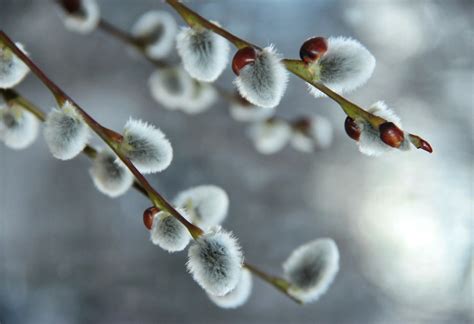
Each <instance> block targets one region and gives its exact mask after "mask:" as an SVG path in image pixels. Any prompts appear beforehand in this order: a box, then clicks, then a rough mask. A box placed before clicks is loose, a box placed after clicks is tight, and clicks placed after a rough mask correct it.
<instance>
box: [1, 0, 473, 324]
mask: <svg viewBox="0 0 474 324" xmlns="http://www.w3.org/2000/svg"><path fill="white" fill-rule="evenodd" d="M99 4H100V7H101V12H102V15H103V16H104V17H105V18H107V19H108V20H109V21H111V22H113V23H115V24H117V25H118V26H120V27H122V28H126V29H128V28H130V27H131V25H132V24H133V22H134V21H135V19H137V18H138V16H139V15H141V14H142V13H144V12H145V11H147V10H150V9H165V10H169V11H171V10H170V9H169V8H167V7H166V6H165V5H164V4H162V3H161V2H159V1H152V0H149V1H145V0H140V1H126V0H102V1H99ZM190 4H191V6H192V7H193V8H194V9H196V10H197V11H198V12H200V13H202V14H203V15H205V16H206V17H209V18H212V19H214V20H217V21H219V22H221V23H222V24H224V25H225V26H226V27H228V28H229V29H230V30H232V31H233V32H235V33H236V34H238V35H242V36H243V37H244V38H246V39H249V40H250V41H252V42H253V43H257V44H261V45H266V44H268V43H270V42H272V43H274V44H276V46H277V48H278V49H279V50H280V51H281V52H282V53H283V54H284V55H285V57H297V55H298V49H299V46H300V44H301V43H302V42H303V41H304V40H305V39H306V38H308V37H309V36H313V35H323V36H331V35H333V36H337V35H345V36H352V37H354V38H356V39H358V40H360V41H361V42H362V43H363V44H365V45H366V46H367V47H368V48H369V49H370V50H371V52H372V53H373V54H374V55H375V57H376V58H377V67H376V70H375V74H374V76H373V77H372V79H371V80H370V81H369V82H368V84H367V85H365V86H364V87H363V88H361V89H360V90H358V91H356V92H355V93H353V94H350V95H349V96H348V97H349V98H350V99H352V100H354V101H355V102H357V103H360V104H362V105H363V106H368V105H370V104H371V103H373V102H375V101H377V100H380V99H383V100H385V101H386V102H387V103H388V104H389V105H390V106H391V107H394V109H395V110H396V111H397V112H398V113H399V115H400V116H401V117H402V120H403V124H404V128H405V129H407V130H410V131H414V132H416V133H419V134H423V135H424V137H426V139H428V140H429V141H430V143H431V144H432V145H433V148H434V150H435V152H434V154H431V155H429V154H421V153H420V152H412V153H402V152H397V153H393V154H388V155H385V156H383V157H381V158H375V159H371V158H368V157H366V156H363V155H361V154H360V153H359V152H358V151H357V148H356V146H355V145H354V143H353V142H352V140H350V139H349V138H347V136H346V135H345V134H344V130H343V121H344V115H343V113H342V112H341V111H340V110H339V108H338V107H337V106H336V104H334V103H333V102H331V101H330V100H329V99H319V100H317V99H314V98H313V97H311V96H310V95H309V94H307V93H306V89H305V86H304V84H303V83H302V82H301V81H300V80H297V79H296V78H294V77H291V79H290V85H289V89H288V91H287V93H286V95H285V97H284V99H283V101H282V103H281V105H280V106H279V107H278V108H277V109H278V112H277V114H279V115H282V116H287V117H295V116H298V115H300V114H306V113H308V112H316V113H319V114H322V115H325V116H327V117H328V118H330V120H331V121H332V122H333V123H334V125H335V127H336V138H335V141H334V145H333V146H332V147H331V148H330V149H328V150H325V151H320V152H317V153H315V154H312V155H305V154H301V153H298V152H295V151H294V150H292V149H291V148H289V147H288V148H286V149H285V150H284V151H282V152H280V153H278V154H276V155H273V156H263V155H260V154H258V153H257V152H255V150H254V149H253V147H252V145H251V143H250V141H249V139H248V138H247V137H246V136H245V130H244V127H243V126H242V124H239V123H237V122H234V121H233V120H232V119H231V118H230V116H229V114H228V109H227V103H226V102H224V101H220V102H219V103H218V104H217V105H215V107H213V108H212V109H210V110H209V111H207V112H206V113H203V114H201V115H197V116H189V115H185V114H182V113H180V112H170V111H168V110H166V109H163V108H162V107H160V106H159V105H158V104H156V103H155V102H154V101H153V99H152V98H151V96H150V94H149V91H148V86H147V80H148V77H149V75H150V73H151V72H152V71H153V68H152V66H151V65H150V64H149V63H148V62H146V61H145V60H143V59H141V58H140V57H134V56H133V55H130V53H129V51H127V50H126V48H125V47H124V46H123V44H121V43H119V42H117V41H116V40H114V39H111V38H110V37H108V36H107V35H105V34H103V33H101V32H99V31H98V32H94V33H92V34H91V35H88V36H83V35H78V34H74V33H70V32H68V31H67V30H66V29H65V28H64V27H63V25H62V22H61V21H60V19H59V18H58V16H57V12H56V10H55V9H56V8H55V6H54V5H53V3H52V2H49V1H27V0H15V1H13V0H0V7H1V10H0V27H1V29H3V30H5V31H6V32H7V33H9V34H10V35H11V36H12V37H13V38H14V39H15V40H17V41H20V42H22V43H24V44H25V45H26V48H27V50H28V51H29V52H30V54H31V56H32V57H33V58H34V59H35V61H36V62H38V63H39V64H40V66H41V67H43V68H44V69H45V70H46V71H47V72H48V73H49V75H50V76H51V77H52V78H53V79H54V80H55V81H57V82H58V83H59V84H61V85H62V86H63V88H64V89H65V90H66V91H67V92H68V93H69V94H70V95H71V96H72V97H73V98H74V99H75V100H77V101H78V102H79V103H80V104H81V105H82V106H84V107H85V108H86V109H88V111H90V112H91V113H92V114H93V115H94V116H95V117H97V119H98V120H99V121H101V122H102V123H103V124H105V125H106V126H110V127H111V128H114V129H121V128H122V127H123V124H124V123H125V121H126V120H127V118H128V117H129V116H130V115H132V116H134V117H138V118H142V119H144V120H147V121H150V122H152V123H153V124H156V125H159V126H160V127H161V128H162V129H163V130H164V131H165V133H166V134H168V135H169V138H170V140H171V141H172V144H173V146H174V149H175V158H174V161H173V163H172V165H171V167H170V168H169V169H167V170H166V171H165V172H164V173H162V174H158V175H153V176H150V177H149V178H150V180H151V182H152V184H153V185H156V187H157V188H158V189H159V190H161V191H162V192H163V193H164V194H165V195H166V196H167V197H170V198H171V197H173V195H174V194H175V193H176V192H178V191H179V190H182V189H185V188H187V187H190V186H193V185H198V184H203V183H213V184H217V185H219V186H222V187H223V188H225V189H226V190H227V191H228V193H229V195H230V199H231V205H230V214H229V217H228V219H227V221H226V223H225V224H224V225H225V227H227V228H229V229H232V230H233V231H234V232H235V233H236V234H237V236H238V237H239V238H240V241H241V243H242V245H243V248H244V250H245V252H246V255H247V256H248V258H249V259H252V260H258V261H259V262H260V264H261V265H262V267H263V268H265V269H267V270H270V271H272V272H275V273H278V272H279V271H280V264H281V262H282V261H283V260H284V259H285V258H286V256H287V255H288V254H289V253H290V252H291V251H292V250H293V248H295V247H296V246H297V245H300V244H301V243H304V242H306V241H309V240H311V239H314V238H317V237H326V236H329V237H333V238H334V239H335V240H336V242H337V243H338V245H339V248H340V251H341V270H340V273H339V275H338V277H337V278H336V281H335V283H334V285H333V286H332V288H331V289H330V291H329V292H328V293H327V294H326V295H325V296H323V297H322V299H321V300H320V301H319V302H318V303H316V304H310V305H307V306H304V307H301V306H298V305H295V304H294V303H292V302H291V301H289V300H288V299H287V298H286V297H284V296H282V295H280V294H278V293H275V291H274V290H273V288H271V287H269V286H267V285H264V284H262V283H261V282H259V281H257V280H256V281H255V289H254V291H253V294H252V297H251V298H250V300H249V302H248V303H247V304H246V305H245V306H243V307H242V308H240V309H239V310H236V311H225V310H222V309H219V308H217V307H216V306H214V305H213V304H212V303H211V302H210V301H209V300H208V298H207V296H206V295H205V293H203V291H202V290H201V288H200V287H198V286H197V285H196V284H195V282H194V281H193V280H192V278H191V277H190V275H189V274H187V273H186V270H185V267H184V263H185V261H186V254H185V253H180V254H175V255H169V254H168V253H166V252H164V251H163V250H161V249H159V248H157V247H155V246H153V245H152V244H150V242H149V240H148V235H147V232H146V231H145V229H144V226H143V224H142V222H141V212H142V210H143V209H144V208H146V207H148V203H147V201H146V200H145V199H144V198H143V197H141V196H140V195H138V194H137V193H135V192H130V193H129V194H127V195H126V196H124V197H121V198H119V199H116V200H112V199H109V198H107V197H105V196H103V195H101V194H100V193H99V192H97V191H96V190H95V189H94V187H93V184H92V181H91V180H90V179H89V174H88V168H89V163H90V162H89V161H88V160H87V159H85V158H82V157H78V158H76V159H74V160H72V161H70V162H67V163H66V162H61V161H59V160H56V159H54V158H53V157H52V156H51V155H50V153H49V151H48V150H47V148H46V145H45V143H44V141H43V140H42V139H41V138H40V139H39V140H38V141H37V142H36V143H35V145H33V146H32V147H31V148H29V149H27V150H23V151H18V152H16V151H11V150H9V149H7V148H5V147H4V146H0V322H2V323H85V322H87V323H132V322H133V323H156V322H160V323H168V322H176V323H181V322H192V323H222V322H226V323H289V322H291V323H315V322H316V323H468V322H469V321H471V320H472V319H473V314H472V312H473V309H472V307H473V306H472V305H473V296H472V289H473V283H472V276H473V267H474V266H473V256H472V247H473V229H474V226H473V212H472V211H473V210H472V201H473V198H474V197H473V188H472V183H473V180H474V179H473V174H472V165H473V143H472V135H473V134H472V129H473V114H472V111H473V110H472V109H473V102H474V98H473V59H472V53H473V35H474V34H473V33H474V30H473V21H474V20H473V5H472V2H470V1H422V0H419V1H369V0H367V1H323V0H318V1H309V0H307V1H289V0H288V1H283V0H281V1H250V0H249V1H194V2H190ZM177 18H178V17H177ZM178 21H179V18H178ZM232 78H233V75H232V72H231V70H230V68H229V69H227V71H226V72H225V74H224V75H223V76H222V77H221V78H220V79H219V80H218V83H219V84H220V85H221V86H223V87H228V88H229V89H230V88H231V87H232V86H231V81H232ZM19 90H21V92H22V93H24V94H25V95H27V96H28V97H29V98H31V99H32V100H33V101H34V102H36V103H38V104H39V105H40V106H41V107H43V108H49V107H51V106H52V105H53V98H52V97H51V96H50V95H49V94H48V92H47V91H46V90H45V88H44V87H43V86H41V84H40V83H39V82H38V81H37V80H35V78H34V77H31V76H30V77H28V78H27V80H26V81H25V82H23V83H22V84H21V85H20V87H19ZM269 224H271V225H269ZM183 309H185V311H183Z"/></svg>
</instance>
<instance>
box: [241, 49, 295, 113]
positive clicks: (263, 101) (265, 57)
mask: <svg viewBox="0 0 474 324" xmlns="http://www.w3.org/2000/svg"><path fill="white" fill-rule="evenodd" d="M287 82H288V71H287V70H286V68H285V66H284V65H283V63H282V62H281V55H279V54H277V53H276V51H275V49H274V48H273V46H272V45H271V46H268V47H265V48H264V49H263V50H262V51H260V52H258V53H257V57H256V59H255V61H254V62H253V63H250V64H247V65H246V66H244V67H243V68H242V69H241V70H240V72H239V76H237V78H236V79H235V80H234V84H235V85H236V86H237V89H238V90H239V93H240V95H241V96H242V97H244V98H245V99H247V100H248V101H249V102H251V103H252V104H254V105H256V106H260V107H264V108H273V107H276V106H277V105H278V104H279V103H280V100H281V98H282V97H283V94H284V93H285V90H286V85H287Z"/></svg>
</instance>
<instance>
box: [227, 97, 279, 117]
mask: <svg viewBox="0 0 474 324" xmlns="http://www.w3.org/2000/svg"><path fill="white" fill-rule="evenodd" d="M274 113H275V110H274V109H269V108H262V107H258V106H254V105H252V104H250V103H249V104H248V105H244V104H240V103H237V102H232V103H231V104H230V115H231V116H232V118H234V119H235V120H237V121H240V122H257V121H261V120H264V119H267V118H269V117H271V116H273V114H274Z"/></svg>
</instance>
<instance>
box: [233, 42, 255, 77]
mask: <svg viewBox="0 0 474 324" xmlns="http://www.w3.org/2000/svg"><path fill="white" fill-rule="evenodd" d="M256 57H257V51H256V50H255V49H254V48H253V47H244V48H241V49H239V50H238V51H237V53H235V55H234V58H233V59H232V71H234V73H235V75H239V74H240V70H241V69H242V68H243V67H244V66H246V65H247V64H250V63H253V62H255V58H256Z"/></svg>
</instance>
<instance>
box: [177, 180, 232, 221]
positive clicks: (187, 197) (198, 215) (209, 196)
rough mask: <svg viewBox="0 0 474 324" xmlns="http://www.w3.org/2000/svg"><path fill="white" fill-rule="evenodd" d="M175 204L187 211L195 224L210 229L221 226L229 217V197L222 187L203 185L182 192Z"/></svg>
mask: <svg viewBox="0 0 474 324" xmlns="http://www.w3.org/2000/svg"><path fill="white" fill-rule="evenodd" d="M174 204H175V205H176V206H179V207H182V208H185V209H186V211H187V214H188V215H189V217H190V221H191V222H192V223H193V224H195V225H197V226H199V227H204V228H205V229H208V228H210V227H213V226H216V225H220V224H221V223H222V221H223V220H224V219H225V217H226V216H227V211H228V209H229V197H228V196H227V193H226V192H225V190H224V189H222V188H220V187H217V186H214V185H201V186H196V187H192V188H189V189H187V190H184V191H182V192H180V193H179V194H178V195H177V196H176V198H175V199H174Z"/></svg>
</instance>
